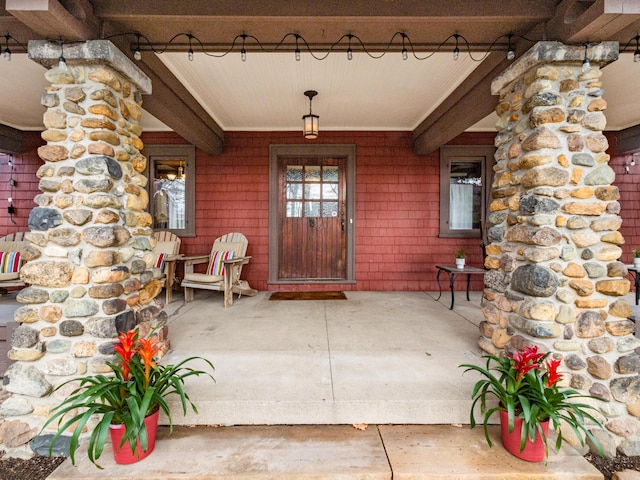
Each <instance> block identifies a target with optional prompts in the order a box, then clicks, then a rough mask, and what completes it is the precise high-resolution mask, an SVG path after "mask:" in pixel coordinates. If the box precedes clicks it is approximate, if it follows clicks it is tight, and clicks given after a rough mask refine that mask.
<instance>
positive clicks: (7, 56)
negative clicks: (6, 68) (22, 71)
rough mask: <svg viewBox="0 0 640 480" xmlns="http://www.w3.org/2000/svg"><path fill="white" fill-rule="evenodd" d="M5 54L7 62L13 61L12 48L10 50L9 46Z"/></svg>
mask: <svg viewBox="0 0 640 480" xmlns="http://www.w3.org/2000/svg"><path fill="white" fill-rule="evenodd" d="M3 56H4V59H5V60H6V61H7V62H10V61H11V50H9V47H7V48H5V50H4V53H3Z"/></svg>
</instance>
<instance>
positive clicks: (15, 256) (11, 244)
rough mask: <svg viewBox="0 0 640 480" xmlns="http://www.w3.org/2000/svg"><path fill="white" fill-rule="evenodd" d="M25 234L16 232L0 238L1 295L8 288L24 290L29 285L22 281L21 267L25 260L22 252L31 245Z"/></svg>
mask: <svg viewBox="0 0 640 480" xmlns="http://www.w3.org/2000/svg"><path fill="white" fill-rule="evenodd" d="M24 236H25V232H16V233H11V234H9V235H6V236H4V237H2V238H0V295H4V294H6V293H7V292H8V288H23V287H26V286H27V285H26V284H25V283H24V282H23V281H22V280H20V267H22V265H23V264H24V260H23V259H22V258H20V257H21V256H20V251H21V250H22V249H23V248H25V247H26V246H28V245H29V242H28V241H27V240H26V239H25V237H24Z"/></svg>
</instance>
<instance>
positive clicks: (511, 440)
mask: <svg viewBox="0 0 640 480" xmlns="http://www.w3.org/2000/svg"><path fill="white" fill-rule="evenodd" d="M541 425H542V431H543V432H544V435H545V437H546V436H547V435H548V433H549V422H548V421H546V422H541ZM500 430H501V432H502V445H504V448H505V449H506V450H507V451H508V452H509V453H511V454H512V455H515V456H516V457H518V458H521V459H522V460H526V461H527V462H541V461H542V460H544V456H545V448H544V442H543V441H542V437H541V436H540V432H536V439H535V441H533V442H531V441H530V440H529V439H528V438H527V440H526V443H525V446H524V450H522V451H520V437H521V435H522V419H521V418H518V417H515V418H514V422H513V431H512V432H511V433H509V418H508V415H507V412H504V411H502V410H500Z"/></svg>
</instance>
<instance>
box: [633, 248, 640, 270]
mask: <svg viewBox="0 0 640 480" xmlns="http://www.w3.org/2000/svg"><path fill="white" fill-rule="evenodd" d="M633 266H634V267H635V268H640V250H634V251H633Z"/></svg>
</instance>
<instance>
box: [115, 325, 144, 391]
mask: <svg viewBox="0 0 640 480" xmlns="http://www.w3.org/2000/svg"><path fill="white" fill-rule="evenodd" d="M137 338H138V335H137V333H136V332H133V331H128V332H126V333H125V332H120V335H119V336H118V340H119V342H120V343H118V344H117V345H115V346H114V347H113V349H114V350H115V352H116V353H117V354H118V355H119V356H120V359H121V360H122V365H121V367H120V371H121V372H122V378H123V379H124V380H125V381H126V380H129V372H130V371H131V370H130V367H129V363H130V362H131V358H132V357H133V356H134V355H135V353H136V343H137V342H136V341H137Z"/></svg>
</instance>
